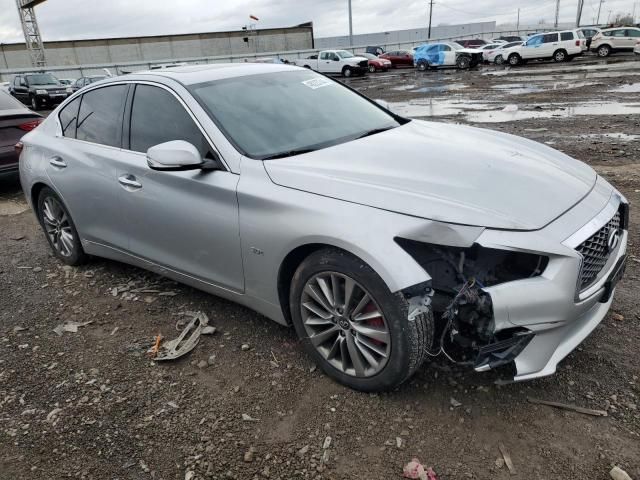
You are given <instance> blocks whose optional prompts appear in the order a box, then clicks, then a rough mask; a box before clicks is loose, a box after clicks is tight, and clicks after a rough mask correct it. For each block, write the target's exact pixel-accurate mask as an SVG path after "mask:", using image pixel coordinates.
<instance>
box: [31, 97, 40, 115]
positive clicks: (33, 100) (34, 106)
mask: <svg viewBox="0 0 640 480" xmlns="http://www.w3.org/2000/svg"><path fill="white" fill-rule="evenodd" d="M29 105H30V106H31V110H33V111H36V110H38V109H39V108H40V105H39V104H38V99H37V98H36V97H35V96H34V95H30V96H29Z"/></svg>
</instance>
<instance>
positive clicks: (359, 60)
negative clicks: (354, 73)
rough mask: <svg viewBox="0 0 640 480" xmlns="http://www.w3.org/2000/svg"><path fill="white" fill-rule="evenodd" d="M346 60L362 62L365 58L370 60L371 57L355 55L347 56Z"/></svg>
mask: <svg viewBox="0 0 640 480" xmlns="http://www.w3.org/2000/svg"><path fill="white" fill-rule="evenodd" d="M344 60H345V61H347V62H361V61H363V60H367V61H369V59H368V58H367V57H359V56H357V55H355V56H353V57H349V58H345V59H344Z"/></svg>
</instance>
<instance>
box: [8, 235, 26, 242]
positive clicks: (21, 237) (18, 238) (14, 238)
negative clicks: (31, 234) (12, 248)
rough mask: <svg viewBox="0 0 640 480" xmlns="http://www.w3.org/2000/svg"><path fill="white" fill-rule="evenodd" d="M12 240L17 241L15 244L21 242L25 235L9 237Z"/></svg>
mask: <svg viewBox="0 0 640 480" xmlns="http://www.w3.org/2000/svg"><path fill="white" fill-rule="evenodd" d="M9 238H10V239H11V240H13V241H15V242H19V241H20V240H23V239H24V238H25V236H24V235H21V234H18V235H12V236H10V237H9Z"/></svg>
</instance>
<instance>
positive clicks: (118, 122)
mask: <svg viewBox="0 0 640 480" xmlns="http://www.w3.org/2000/svg"><path fill="white" fill-rule="evenodd" d="M126 93H127V85H112V86H108V87H102V88H97V89H95V90H91V91H90V92H87V93H85V94H84V95H83V96H82V100H81V103H80V113H79V114H78V126H77V130H76V138H77V139H78V140H84V141H85V142H92V143H99V144H100V145H107V146H110V147H118V148H120V146H121V137H122V117H123V113H124V101H125V97H126Z"/></svg>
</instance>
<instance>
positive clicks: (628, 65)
mask: <svg viewBox="0 0 640 480" xmlns="http://www.w3.org/2000/svg"><path fill="white" fill-rule="evenodd" d="M636 69H640V65H639V64H638V62H619V63H599V64H594V65H575V66H573V67H570V66H567V67H557V66H556V67H554V68H537V69H535V70H530V69H529V70H528V69H517V68H506V69H504V70H497V71H492V72H485V73H483V74H482V75H490V76H495V77H503V76H505V75H523V74H532V73H533V74H538V73H556V74H557V73H562V72H594V71H597V70H607V71H611V70H636Z"/></svg>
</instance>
